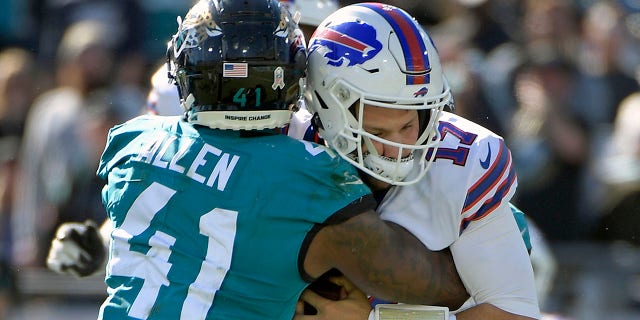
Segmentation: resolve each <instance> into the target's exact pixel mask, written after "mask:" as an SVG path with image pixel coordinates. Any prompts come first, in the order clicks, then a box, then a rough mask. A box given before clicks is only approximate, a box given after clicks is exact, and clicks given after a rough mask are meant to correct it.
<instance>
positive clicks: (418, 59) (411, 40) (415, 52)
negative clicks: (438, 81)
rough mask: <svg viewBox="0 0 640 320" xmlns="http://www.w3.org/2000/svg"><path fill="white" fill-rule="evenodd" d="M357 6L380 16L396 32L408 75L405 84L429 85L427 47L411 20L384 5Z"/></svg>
mask: <svg viewBox="0 0 640 320" xmlns="http://www.w3.org/2000/svg"><path fill="white" fill-rule="evenodd" d="M358 5H359V6H363V7H366V8H369V9H371V10H373V11H375V12H377V13H378V14H380V15H381V16H382V17H384V18H385V20H387V22H388V23H389V25H390V26H391V27H392V28H393V30H394V31H395V32H396V34H397V36H398V39H399V40H400V44H401V45H402V51H403V54H404V61H405V64H406V71H407V73H408V74H407V77H406V78H407V82H406V83H407V84H426V83H429V82H430V81H431V79H430V74H429V73H430V71H431V67H430V65H429V56H428V53H427V46H426V44H425V43H424V41H423V38H422V36H421V35H420V31H419V30H418V28H417V27H416V25H415V22H414V20H413V18H412V17H411V16H410V15H408V14H407V13H406V12H404V11H402V10H398V8H395V7H392V6H389V5H385V4H380V3H363V4H358Z"/></svg>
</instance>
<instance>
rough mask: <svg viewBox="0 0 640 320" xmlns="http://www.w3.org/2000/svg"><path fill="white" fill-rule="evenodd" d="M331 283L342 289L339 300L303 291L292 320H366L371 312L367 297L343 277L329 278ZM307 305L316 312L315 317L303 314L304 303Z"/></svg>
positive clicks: (310, 291)
mask: <svg viewBox="0 0 640 320" xmlns="http://www.w3.org/2000/svg"><path fill="white" fill-rule="evenodd" d="M329 280H330V281H331V282H333V283H335V284H336V285H339V286H341V287H342V288H343V290H342V297H341V300H331V299H327V298H324V297H322V296H321V295H319V294H317V293H315V292H313V291H312V290H309V289H307V290H305V291H304V292H302V295H301V296H300V301H299V302H298V304H297V306H296V314H295V316H294V317H293V319H294V320H322V319H342V320H348V319H354V320H367V319H368V317H369V312H371V304H369V300H368V299H367V295H366V294H364V292H362V291H361V290H360V289H358V288H357V287H356V286H355V285H354V284H353V283H352V282H351V281H349V280H348V279H347V278H345V277H344V276H337V277H331V278H330V279H329ZM305 302H306V303H308V304H310V305H311V306H313V307H314V308H315V309H316V310H317V314H315V315H305V314H304V303H305Z"/></svg>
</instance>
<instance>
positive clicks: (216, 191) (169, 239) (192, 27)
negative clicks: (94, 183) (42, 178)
mask: <svg viewBox="0 0 640 320" xmlns="http://www.w3.org/2000/svg"><path fill="white" fill-rule="evenodd" d="M179 25H180V26H179V29H178V32H177V33H176V35H175V36H174V37H173V39H172V41H171V45H170V48H169V50H168V55H169V61H170V63H169V70H170V73H171V78H172V79H173V80H174V81H175V82H176V83H177V85H178V88H179V93H180V98H181V103H182V106H183V108H184V110H185V111H186V117H185V118H182V117H158V116H151V115H148V116H141V117H138V118H135V119H133V120H130V121H128V122H127V123H125V124H122V125H119V126H116V127H115V128H113V129H112V130H111V131H110V133H109V137H108V140H107V146H106V148H105V151H104V153H103V156H102V158H101V162H100V166H99V169H98V175H99V176H100V177H102V178H104V179H105V180H106V181H107V184H106V186H105V187H104V189H103V191H102V195H103V202H104V204H105V207H106V209H107V213H108V216H109V219H110V220H111V222H112V224H113V227H114V229H113V231H112V232H111V233H110V247H109V259H108V263H107V267H106V279H105V282H106V284H107V287H108V289H107V292H108V294H109V296H108V297H107V299H106V300H105V302H104V303H103V305H102V307H101V309H100V314H99V318H100V319H178V318H180V319H214V318H215V319H291V317H292V316H293V314H294V309H295V305H296V302H297V300H298V297H299V295H300V293H301V292H302V290H303V289H304V288H306V287H307V285H308V284H309V283H310V282H311V281H313V280H314V279H315V278H316V277H318V276H320V275H322V274H323V273H324V272H326V271H328V270H330V269H332V268H337V269H339V270H340V271H342V272H343V273H344V274H345V275H346V276H348V277H349V278H350V279H352V280H353V281H354V282H355V283H356V284H357V285H358V286H359V287H361V288H363V289H364V290H366V291H367V292H372V293H375V294H376V295H378V296H381V297H384V298H387V299H393V300H398V301H406V302H410V303H423V304H444V305H449V306H452V307H455V306H456V305H459V304H461V303H462V302H463V301H464V300H465V299H466V297H467V294H466V291H465V289H464V287H463V286H462V283H461V282H460V279H459V278H458V276H457V274H456V272H455V266H454V265H453V264H452V259H451V256H450V255H449V254H448V253H447V252H445V251H443V252H431V251H428V250H427V249H426V248H425V247H424V246H423V245H422V244H421V243H420V242H419V241H418V240H417V239H416V238H415V237H413V236H412V235H411V234H409V233H408V232H406V230H404V229H402V228H400V227H398V226H397V225H393V224H389V223H385V222H383V221H382V220H380V218H379V216H378V215H377V214H376V213H375V212H374V211H373V210H372V209H373V207H374V205H375V201H374V200H373V198H372V196H371V193H370V190H369V189H368V188H367V187H366V186H365V185H364V184H363V182H362V181H361V180H360V178H359V177H358V173H357V171H356V170H355V168H353V166H351V165H350V164H349V163H348V162H346V161H344V160H343V159H342V158H341V157H339V156H337V155H336V154H334V153H333V152H332V151H331V150H330V149H327V148H325V147H323V146H319V145H316V144H313V143H310V142H303V141H299V140H295V139H292V138H290V137H287V136H285V135H282V134H280V133H279V130H278V128H281V127H283V126H284V125H286V124H287V123H288V122H289V119H290V117H291V112H292V110H293V109H294V108H295V104H296V103H297V101H298V99H299V97H300V90H301V88H300V78H302V77H303V76H304V69H305V63H306V49H305V43H304V40H303V38H302V37H301V32H300V31H299V29H298V28H297V26H296V24H295V23H294V22H293V20H292V19H291V17H290V14H289V13H288V11H286V10H284V9H281V8H280V6H279V4H278V2H277V1H276V0H246V1H232V0H209V1H204V0H203V1H200V2H199V3H197V4H196V5H195V6H194V7H192V8H191V10H190V11H189V12H188V13H187V15H186V17H185V19H184V20H183V21H180V23H179Z"/></svg>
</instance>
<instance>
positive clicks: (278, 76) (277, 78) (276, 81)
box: [271, 67, 284, 90]
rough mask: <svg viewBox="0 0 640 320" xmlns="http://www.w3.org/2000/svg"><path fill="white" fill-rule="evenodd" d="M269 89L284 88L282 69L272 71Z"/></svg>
mask: <svg viewBox="0 0 640 320" xmlns="http://www.w3.org/2000/svg"><path fill="white" fill-rule="evenodd" d="M271 88H272V89H273V90H276V89H278V88H280V89H282V88H284V69H282V67H277V68H276V69H275V70H273V84H272V85H271Z"/></svg>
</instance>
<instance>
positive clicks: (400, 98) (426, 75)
mask: <svg viewBox="0 0 640 320" xmlns="http://www.w3.org/2000/svg"><path fill="white" fill-rule="evenodd" d="M307 81H308V85H307V88H306V90H305V100H306V102H307V107H308V108H309V110H310V111H311V113H313V114H315V115H316V116H315V120H314V121H315V122H316V123H315V125H316V127H317V128H318V130H319V133H320V135H321V136H322V137H323V138H324V139H325V141H326V142H327V144H328V145H329V146H330V147H332V148H334V149H335V150H336V151H337V152H338V153H339V154H340V155H341V156H342V157H343V158H344V159H346V160H347V161H349V162H351V163H352V164H353V165H355V166H356V167H358V168H359V169H361V170H362V171H364V172H366V173H367V174H369V175H371V176H373V177H374V178H376V179H378V180H381V181H384V182H387V183H390V184H394V185H408V184H412V183H415V182H417V181H418V180H420V179H421V178H422V177H423V176H424V174H425V173H426V172H427V170H428V168H429V166H430V164H431V163H432V162H433V159H434V156H435V152H436V150H437V146H438V144H439V141H440V135H439V133H438V130H437V125H436V124H437V120H438V117H439V114H440V112H441V111H442V109H443V108H444V107H445V106H446V105H451V104H453V98H452V96H451V92H450V90H449V85H448V84H447V81H446V79H445V77H444V75H443V73H442V68H441V66H440V61H439V57H438V53H437V51H436V48H435V46H434V44H433V41H432V40H431V38H430V37H429V36H428V35H427V33H426V32H425V31H424V29H423V28H422V27H421V26H420V25H419V24H418V23H417V22H416V21H415V19H414V18H413V17H411V16H410V15H409V14H408V13H406V12H405V11H404V10H402V9H399V8H397V7H394V6H391V5H385V4H379V3H360V4H354V5H350V6H346V7H343V8H341V9H339V10H337V11H336V12H335V13H334V14H332V15H331V16H329V17H327V18H326V19H325V20H324V21H323V22H322V23H321V24H320V26H319V27H318V29H317V30H316V32H315V34H314V36H313V37H312V38H311V40H310V41H309V58H308V69H307ZM364 104H367V105H372V106H377V107H384V108H391V109H411V110H418V112H419V114H420V116H421V117H420V119H421V123H420V134H419V138H418V141H417V142H416V143H415V144H411V145H409V144H401V143H396V142H393V141H389V140H385V139H382V138H380V137H377V136H375V135H373V134H370V133H368V132H366V131H365V130H364V129H363V123H362V113H363V109H364V108H363V106H364ZM372 141H377V142H380V143H383V144H386V145H390V146H393V147H396V148H398V149H399V151H398V157H397V158H395V159H393V158H389V157H383V156H381V155H379V154H377V152H376V149H375V148H374V147H373V145H372ZM363 144H364V145H365V146H366V148H365V149H366V150H363ZM403 150H405V151H406V150H411V151H412V153H411V156H409V157H404V158H403V157H402V156H401V155H402V153H403ZM405 153H406V152H405ZM414 170H415V171H414ZM410 173H411V175H410V176H409V174H410Z"/></svg>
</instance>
